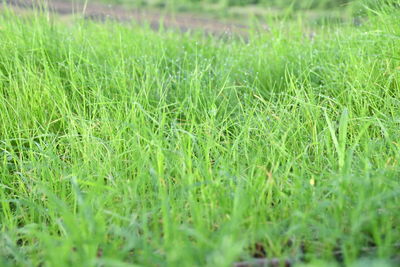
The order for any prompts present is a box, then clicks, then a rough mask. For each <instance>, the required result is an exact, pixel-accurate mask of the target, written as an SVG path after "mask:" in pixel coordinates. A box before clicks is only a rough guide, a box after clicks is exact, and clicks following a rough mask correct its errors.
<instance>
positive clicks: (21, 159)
mask: <svg viewBox="0 0 400 267" xmlns="http://www.w3.org/2000/svg"><path fill="white" fill-rule="evenodd" d="M366 14H369V15H368V18H366V19H365V22H364V24H363V25H362V26H360V27H354V26H352V25H350V24H349V25H340V26H338V25H337V26H335V25H324V26H319V27H318V28H317V29H316V31H317V35H316V36H315V37H314V39H313V40H310V38H308V36H307V34H306V32H307V31H308V29H309V25H307V24H306V23H302V22H301V21H299V22H296V23H293V22H290V23H282V24H280V23H279V22H276V23H275V24H274V25H271V29H272V30H271V31H270V32H264V33H262V34H260V33H258V32H257V31H256V30H254V31H251V32H250V36H248V37H247V38H246V39H247V40H242V39H241V38H228V39H227V38H220V37H212V36H204V35H203V34H201V33H187V34H180V33H177V32H174V31H166V30H160V32H153V31H151V30H150V29H147V28H139V27H137V26H134V25H127V24H125V25H122V24H118V23H117V22H106V23H96V22H91V21H82V20H80V19H78V18H76V19H75V20H74V21H69V22H63V23H62V22H58V21H57V20H53V19H51V17H48V16H47V15H46V14H42V15H40V14H36V15H35V16H28V17H25V18H21V17H17V16H15V15H13V14H12V13H10V12H8V11H7V12H3V14H2V15H1V16H0V177H1V179H0V229H1V231H0V265H1V266H14V265H16V266H133V265H135V266H138V265H141V266H231V265H232V263H233V262H236V261H240V260H246V259H249V258H251V257H252V254H253V253H254V246H255V244H256V243H259V244H261V245H262V246H263V247H264V248H265V250H266V252H267V257H268V258H273V257H276V258H280V259H287V258H290V259H292V260H293V261H296V262H298V263H308V264H310V265H311V266H327V265H328V264H332V265H333V266H335V264H345V265H356V266H366V265H373V264H375V265H374V266H391V265H393V266H394V265H396V264H399V257H400V244H399V240H400V231H399V225H400V216H399V215H400V214H399V213H400V210H399V205H400V178H399V177H400V165H399V160H400V141H399V140H400V131H399V129H400V84H399V81H400V50H399V47H400V27H399V26H398V22H399V21H400V12H399V10H398V9H396V8H383V9H381V10H378V11H373V10H370V11H369V12H367V13H366Z"/></svg>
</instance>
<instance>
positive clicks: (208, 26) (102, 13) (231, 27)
mask: <svg viewBox="0 0 400 267" xmlns="http://www.w3.org/2000/svg"><path fill="white" fill-rule="evenodd" d="M6 2H7V3H8V5H9V6H10V7H13V8H17V9H19V10H21V9H22V10H24V9H32V8H34V7H38V6H39V5H38V3H39V2H40V3H43V2H45V5H46V6H47V7H48V8H49V10H51V11H53V12H55V13H57V14H60V15H73V14H75V15H83V16H84V17H85V18H89V19H95V20H102V21H103V20H107V19H111V20H118V21H123V22H129V21H134V22H137V23H138V24H141V25H143V24H148V25H150V26H151V27H152V28H153V29H159V27H160V25H161V23H162V25H163V27H165V28H167V29H176V30H180V31H182V32H187V31H196V30H201V31H203V32H205V33H210V34H215V35H219V36H225V35H226V36H230V35H240V36H246V35H247V31H248V27H247V26H245V25H243V24H238V23H234V22H222V21H219V20H216V19H211V18H204V17H200V16H198V15H195V14H175V15H171V14H166V13H163V12H160V11H144V10H140V9H128V8H126V7H123V6H117V5H113V6H111V5H105V4H100V3H89V4H88V5H87V6H84V5H83V4H78V3H71V2H65V1H61V0H53V1H43V0H42V1H40V0H8V1H6ZM42 6H43V4H42Z"/></svg>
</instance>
